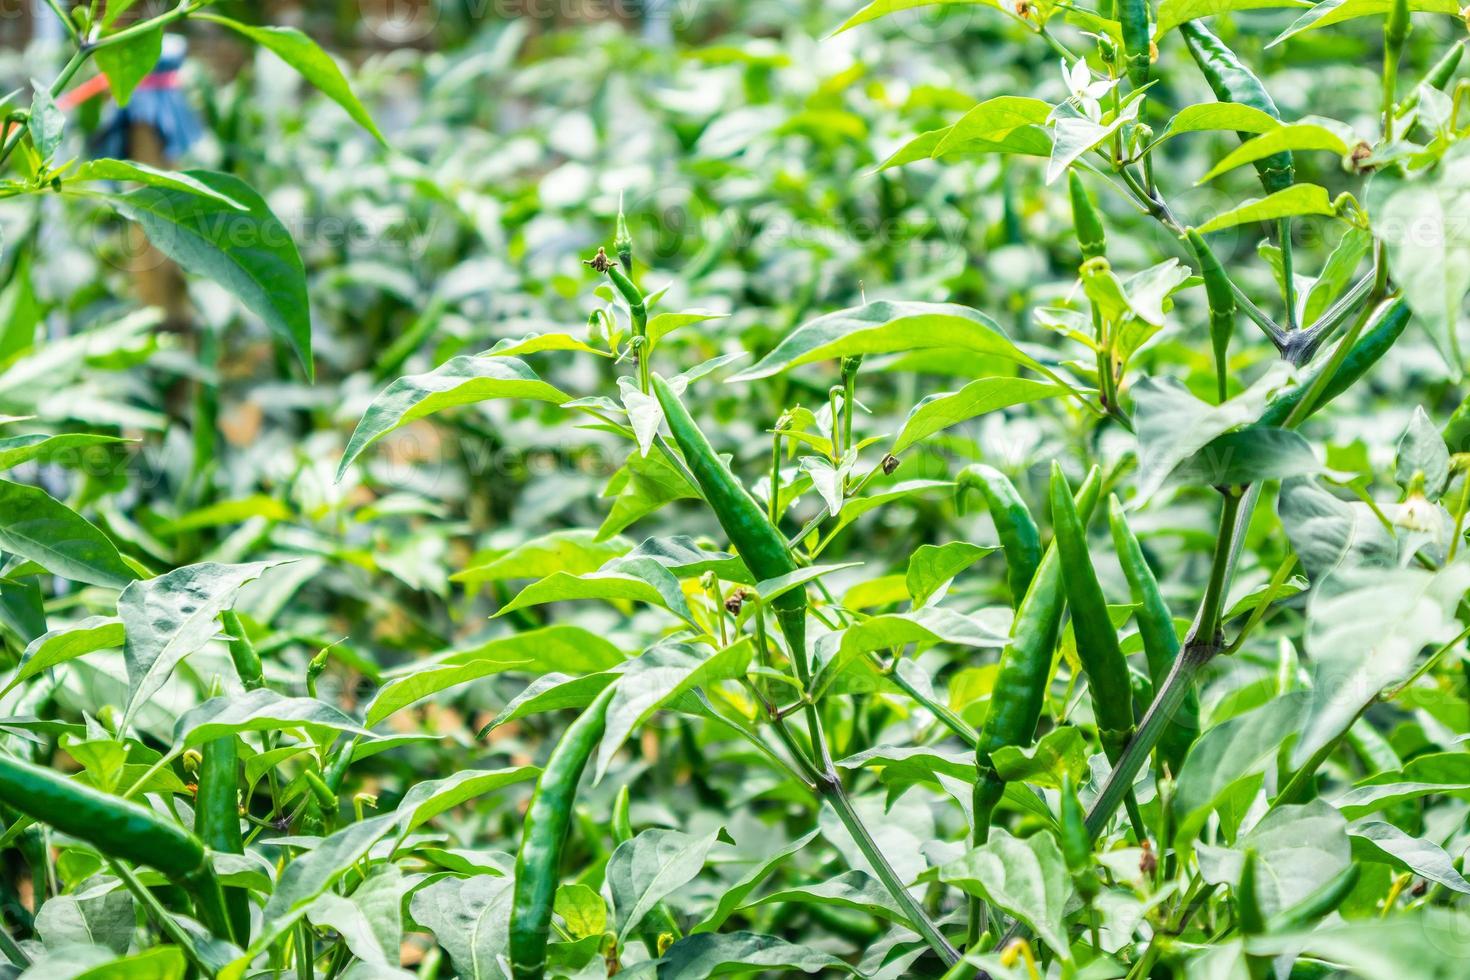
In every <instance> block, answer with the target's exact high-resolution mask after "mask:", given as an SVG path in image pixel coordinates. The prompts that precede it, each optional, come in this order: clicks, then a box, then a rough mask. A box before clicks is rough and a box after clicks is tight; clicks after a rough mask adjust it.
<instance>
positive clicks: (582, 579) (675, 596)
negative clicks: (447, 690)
mask: <svg viewBox="0 0 1470 980" xmlns="http://www.w3.org/2000/svg"><path fill="white" fill-rule="evenodd" d="M581 599H601V600H602V601H604V602H636V603H647V604H649V605H654V606H660V607H662V608H664V609H667V610H669V611H670V612H672V613H674V614H675V615H677V616H679V617H680V618H681V619H684V620H686V621H688V622H693V619H694V614H693V613H692V612H691V611H690V610H689V604H688V603H687V602H686V601H685V599H684V592H683V589H682V588H680V586H679V580H678V579H676V578H674V576H673V574H672V573H670V572H669V571H668V570H667V569H665V568H664V567H663V566H662V565H659V564H658V563H657V562H655V561H653V560H652V559H651V558H642V559H634V560H633V561H632V562H628V563H625V564H622V565H620V566H618V567H617V568H609V569H606V570H604V571H598V572H588V573H586V574H585V575H571V574H568V573H567V572H556V573H554V574H551V575H548V576H546V578H544V579H542V580H541V581H539V582H533V583H532V584H530V585H528V586H526V587H525V588H524V589H522V590H521V591H520V593H519V594H518V595H516V597H515V598H514V599H512V600H511V601H510V602H508V603H506V604H505V605H504V606H501V607H500V609H499V610H498V611H497V612H496V613H495V615H496V616H497V617H500V616H506V615H509V614H510V613H513V612H516V611H517V610H520V609H529V608H531V607H532V606H540V605H545V604H546V603H548V602H571V601H574V600H581Z"/></svg>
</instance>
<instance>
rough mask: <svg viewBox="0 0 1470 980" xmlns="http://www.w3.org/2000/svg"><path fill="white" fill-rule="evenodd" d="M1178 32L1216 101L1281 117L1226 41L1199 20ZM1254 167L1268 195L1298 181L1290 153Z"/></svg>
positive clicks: (1193, 21) (1262, 88)
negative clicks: (1244, 106)
mask: <svg viewBox="0 0 1470 980" xmlns="http://www.w3.org/2000/svg"><path fill="white" fill-rule="evenodd" d="M1179 33H1181V34H1183V35H1184V43H1185V45H1186V46H1187V47H1188V48H1189V53H1190V54H1191V55H1192V56H1193V57H1194V62H1195V64H1197V65H1199V70H1200V72H1201V73H1202V74H1203V75H1204V76H1205V82H1206V84H1208V85H1209V86H1210V90H1211V91H1212V92H1214V93H1215V98H1217V99H1219V100H1220V101H1221V102H1238V103H1240V104H1241V105H1247V106H1250V107H1251V108H1252V109H1260V110H1261V111H1262V112H1264V113H1266V114H1267V115H1269V116H1271V117H1272V118H1273V119H1280V118H1281V111H1280V110H1279V109H1277V108H1276V103H1275V102H1274V101H1272V99H1271V96H1270V94H1269V93H1267V91H1266V87H1265V86H1264V85H1262V84H1261V80H1260V79H1259V78H1257V77H1256V76H1255V74H1254V73H1253V72H1252V71H1251V70H1250V69H1249V68H1247V67H1246V66H1245V65H1243V64H1241V62H1240V59H1239V58H1237V57H1236V56H1235V52H1234V51H1231V50H1230V48H1228V47H1226V45H1225V42H1223V41H1221V40H1220V39H1219V38H1218V37H1216V36H1215V35H1214V34H1212V33H1210V31H1209V29H1208V28H1206V27H1205V26H1204V25H1203V24H1201V23H1200V22H1199V21H1197V20H1191V21H1188V22H1186V23H1183V24H1180V25H1179ZM1253 135H1254V134H1253V133H1241V134H1240V138H1241V139H1242V140H1248V139H1250V138H1251V137H1252V136H1253ZM1255 167H1256V173H1257V174H1258V175H1259V176H1260V178H1261V185H1262V186H1263V187H1265V188H1266V193H1267V194H1274V193H1276V192H1277V191H1280V190H1285V189H1286V188H1288V187H1290V186H1291V185H1292V183H1293V182H1294V181H1295V179H1296V174H1295V167H1294V164H1293V161H1292V156H1291V151H1290V150H1283V151H1281V152H1280V153H1273V154H1271V155H1270V156H1268V157H1266V158H1265V159H1262V160H1257V161H1256V162H1255Z"/></svg>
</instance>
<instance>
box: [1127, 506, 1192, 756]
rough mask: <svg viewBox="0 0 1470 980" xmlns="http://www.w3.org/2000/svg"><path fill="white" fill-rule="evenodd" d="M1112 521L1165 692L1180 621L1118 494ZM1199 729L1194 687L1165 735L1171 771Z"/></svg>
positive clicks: (1155, 677)
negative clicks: (1144, 552) (1165, 599)
mask: <svg viewBox="0 0 1470 980" xmlns="http://www.w3.org/2000/svg"><path fill="white" fill-rule="evenodd" d="M1108 523H1109V524H1110V525H1111V528H1112V532H1113V548H1114V550H1115V551H1117V553H1118V563H1119V564H1120V565H1122V566H1123V575H1124V577H1125V578H1127V579H1128V590H1129V591H1130V592H1131V593H1132V595H1133V601H1134V603H1136V604H1137V606H1138V608H1137V611H1136V612H1134V614H1133V617H1134V619H1135V620H1136V621H1137V622H1138V635H1139V638H1140V639H1142V640H1143V654H1144V657H1145V658H1146V659H1147V660H1148V673H1149V677H1150V679H1151V680H1152V681H1153V690H1154V692H1155V693H1157V692H1158V691H1160V690H1162V689H1163V687H1164V681H1165V680H1166V679H1167V678H1168V676H1169V672H1170V671H1171V670H1173V669H1174V661H1175V660H1177V659H1179V649H1180V643H1179V634H1178V633H1176V632H1175V631H1174V619H1173V617H1172V616H1170V615H1169V606H1168V604H1167V603H1165V602H1164V597H1163V595H1162V594H1161V593H1160V592H1159V581H1158V579H1156V578H1155V577H1154V573H1153V569H1151V568H1149V567H1148V562H1147V561H1146V560H1144V557H1143V548H1142V547H1141V546H1140V545H1139V543H1138V538H1136V537H1134V535H1133V530H1132V529H1131V528H1130V527H1129V526H1128V521H1127V518H1126V517H1124V515H1123V504H1122V503H1121V502H1120V501H1119V500H1118V498H1117V497H1113V498H1112V499H1111V500H1110V501H1109V502H1108ZM1197 731H1199V696H1198V695H1197V694H1196V693H1195V692H1194V691H1193V690H1191V691H1190V692H1189V694H1188V695H1187V696H1186V697H1185V699H1184V703H1183V704H1182V705H1180V706H1179V710H1178V711H1176V712H1175V713H1174V720H1173V722H1172V723H1171V724H1170V725H1169V727H1168V728H1167V729H1165V730H1164V734H1163V735H1162V736H1160V738H1159V744H1158V754H1159V759H1160V760H1161V761H1162V762H1163V763H1164V765H1165V766H1167V767H1168V770H1169V772H1171V773H1175V774H1178V772H1179V769H1180V767H1181V766H1182V765H1183V764H1184V755H1185V753H1186V752H1188V751H1189V746H1190V744H1191V743H1192V742H1193V741H1194V735H1195V733H1196V732H1197Z"/></svg>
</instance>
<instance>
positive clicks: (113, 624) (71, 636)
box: [0, 616, 123, 696]
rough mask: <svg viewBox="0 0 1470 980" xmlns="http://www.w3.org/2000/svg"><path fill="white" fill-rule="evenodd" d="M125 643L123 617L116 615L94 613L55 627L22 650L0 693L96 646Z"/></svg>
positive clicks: (96, 648)
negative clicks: (121, 618)
mask: <svg viewBox="0 0 1470 980" xmlns="http://www.w3.org/2000/svg"><path fill="white" fill-rule="evenodd" d="M122 645H123V624H122V620H120V619H117V618H116V617H112V616H93V617H91V618H90V619H84V620H82V621H81V622H80V623H77V624H76V625H74V626H67V627H64V628H62V629H57V630H52V631H51V632H49V633H46V634H45V635H44V636H38V637H36V639H34V640H32V641H31V643H30V645H29V646H27V647H26V649H25V652H24V653H23V654H21V657H20V663H19V664H17V665H16V668H15V675H14V676H13V677H11V678H10V683H8V684H6V685H5V689H4V690H3V691H0V696H3V695H6V694H9V693H10V692H11V691H12V690H14V689H15V686H16V685H17V684H20V683H21V682H23V681H26V680H29V679H30V678H32V677H35V676H36V675H37V674H39V673H41V672H42V671H43V670H49V669H50V668H52V667H56V666H58V665H60V664H64V663H66V662H67V661H68V660H75V659H76V658H78V657H81V656H85V655H86V654H89V653H92V652H93V651H95V650H109V649H113V648H115V647H120V646H122Z"/></svg>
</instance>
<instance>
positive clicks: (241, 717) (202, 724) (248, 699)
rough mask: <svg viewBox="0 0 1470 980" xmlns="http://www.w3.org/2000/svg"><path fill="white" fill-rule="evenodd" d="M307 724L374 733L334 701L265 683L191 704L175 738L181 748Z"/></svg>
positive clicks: (370, 735)
mask: <svg viewBox="0 0 1470 980" xmlns="http://www.w3.org/2000/svg"><path fill="white" fill-rule="evenodd" d="M306 727H316V728H324V729H328V730H330V731H337V732H345V733H346V734H348V735H355V736H357V737H359V738H373V737H374V736H373V733H372V732H370V731H368V730H367V729H365V728H363V727H362V726H361V725H359V724H358V723H357V722H356V721H354V720H352V719H351V718H349V717H348V716H347V715H345V714H343V713H342V712H341V711H339V710H337V709H336V708H334V707H332V706H331V705H330V704H327V703H325V702H323V701H318V700H317V699H316V698H289V697H286V696H285V695H282V694H277V693H276V692H275V691H272V690H271V689H270V688H265V687H261V688H257V689H256V690H254V691H246V692H245V693H244V694H241V695H236V696H225V697H218V698H211V699H209V700H208V701H205V702H204V703H203V704H201V705H199V706H198V707H196V708H190V709H189V710H188V711H186V712H184V713H183V714H182V715H180V716H179V720H178V721H177V722H175V723H174V741H175V742H176V743H177V747H178V748H185V749H186V748H191V747H193V746H196V745H203V744H204V743H205V742H210V741H213V740H214V739H217V738H221V737H223V736H225V735H238V734H240V733H241V732H269V731H275V730H277V729H285V728H306Z"/></svg>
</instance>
